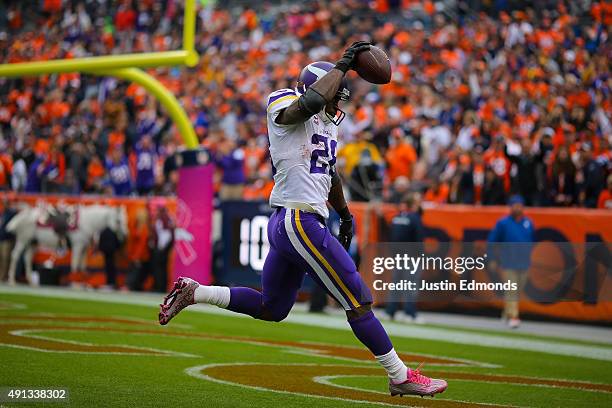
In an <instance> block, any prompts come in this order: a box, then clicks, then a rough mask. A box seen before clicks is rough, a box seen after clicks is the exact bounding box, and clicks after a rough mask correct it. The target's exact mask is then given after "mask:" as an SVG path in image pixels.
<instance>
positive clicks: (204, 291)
mask: <svg viewBox="0 0 612 408" xmlns="http://www.w3.org/2000/svg"><path fill="white" fill-rule="evenodd" d="M193 298H194V300H195V302H196V303H208V304H210V305H215V306H219V307H220V308H223V309H225V308H226V307H227V305H229V302H230V289H229V288H228V287H227V286H206V285H200V286H198V287H197V288H196V290H195V292H194V293H193Z"/></svg>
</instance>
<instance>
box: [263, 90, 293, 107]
mask: <svg viewBox="0 0 612 408" xmlns="http://www.w3.org/2000/svg"><path fill="white" fill-rule="evenodd" d="M287 95H295V92H293V91H287V92H283V93H281V94H278V95H274V96H271V97H270V99H268V106H270V104H271V103H272V102H274V101H275V100H277V99H280V98H282V97H283V96H287Z"/></svg>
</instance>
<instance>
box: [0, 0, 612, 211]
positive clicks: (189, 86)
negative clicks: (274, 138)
mask: <svg viewBox="0 0 612 408" xmlns="http://www.w3.org/2000/svg"><path fill="white" fill-rule="evenodd" d="M182 3H183V2H182V1H178V0H163V1H162V0H140V1H131V0H125V1H102V0H80V1H70V0H42V1H40V0H36V1H31V0H28V1H12V2H3V3H2V5H0V60H1V61H2V63H14V62H21V61H30V60H50V59H58V58H76V57H83V56H91V55H109V54H121V53H129V52H145V51H164V50H173V49H179V48H180V46H181V44H180V39H181V32H182V27H181V25H182V7H183V6H182ZM529 3H531V2H526V1H511V0H508V1H482V2H479V1H468V0H464V1H459V0H457V1H444V2H442V1H428V0H426V1H414V0H403V1H399V0H377V1H371V2H366V1H359V0H331V1H307V2H299V3H297V2H296V3H295V4H293V3H289V4H284V3H282V4H281V3H279V2H274V1H270V2H261V3H257V6H255V5H253V6H252V7H256V8H251V7H249V6H244V4H245V2H235V1H226V2H223V4H221V3H219V4H215V2H214V1H211V0H200V1H199V2H198V28H197V37H196V47H197V49H198V51H199V52H200V55H201V58H200V61H199V64H198V65H197V66H196V67H195V68H191V69H188V68H158V69H154V70H151V73H152V74H153V75H154V76H155V77H156V78H157V79H159V80H160V81H161V82H163V83H164V84H165V85H166V86H167V87H168V88H169V89H170V90H171V92H173V93H174V94H175V95H177V97H178V98H179V100H180V102H181V103H182V105H183V106H184V108H185V110H186V112H187V113H188V115H189V117H190V118H191V119H192V121H193V124H194V127H195V130H196V133H197V136H198V138H199V140H200V142H201V144H202V146H204V147H205V148H207V149H209V150H210V151H211V152H212V153H213V154H212V157H213V158H214V161H215V163H216V165H217V167H218V169H219V171H218V175H217V178H218V180H217V183H218V186H219V195H220V196H221V198H243V199H266V198H267V196H268V195H269V192H270V190H271V187H272V180H271V167H270V164H269V158H268V153H267V135H266V123H265V117H266V115H265V108H266V97H265V96H266V95H267V94H268V93H270V92H271V91H273V90H275V89H279V88H284V87H293V86H294V83H295V80H296V78H297V76H298V74H299V72H300V69H301V68H302V67H303V66H304V65H306V64H307V63H309V62H311V61H313V60H330V61H335V60H336V59H337V58H338V57H339V56H340V54H341V52H342V50H343V49H344V47H345V46H346V45H347V44H350V43H351V42H352V41H354V40H356V39H364V38H365V39H369V40H371V41H372V42H373V43H375V44H377V45H379V46H381V47H382V48H383V49H385V50H386V51H387V52H388V54H389V56H390V59H391V63H392V67H393V78H392V81H391V83H389V84H387V85H384V86H373V85H371V84H368V83H367V82H365V81H363V80H361V79H359V78H358V77H357V76H356V74H355V73H354V72H353V73H351V75H350V76H349V80H350V88H351V100H350V101H349V103H348V104H347V105H345V106H343V109H344V110H345V111H346V112H347V113H349V114H348V115H347V117H346V119H345V120H344V121H343V123H342V124H341V139H342V141H341V143H342V148H341V149H340V150H339V151H338V161H337V163H338V167H339V169H340V171H341V173H342V175H343V176H344V180H345V184H346V185H347V187H348V192H349V193H350V197H351V199H353V200H360V201H371V200H381V199H383V200H386V201H391V202H397V201H399V200H401V199H402V197H404V196H405V194H406V193H407V192H410V191H420V192H423V193H424V199H425V201H430V202H436V203H446V202H449V203H469V204H472V203H479V204H484V205H491V204H504V203H505V202H506V200H507V198H508V197H509V196H511V195H512V194H517V193H518V194H521V195H522V196H523V197H524V198H525V200H526V202H527V204H528V205H541V206H586V207H602V208H612V176H610V174H611V170H612V151H611V149H610V143H611V142H612V124H611V121H610V120H611V119H610V118H611V117H612V94H611V89H612V78H611V77H610V61H611V57H612V47H611V45H610V39H609V34H610V33H609V30H610V27H611V26H612V1H608V0H605V1H589V0H583V1H550V0H546V1H541V2H538V7H536V8H530V7H529V6H528V4H529ZM241 5H242V6H241ZM0 132H1V133H0V189H5V190H7V189H12V190H15V191H26V192H51V193H67V194H78V193H102V194H114V195H130V194H139V195H143V194H172V193H173V191H174V188H175V185H176V182H177V171H176V169H177V165H176V160H175V157H176V153H177V150H178V149H179V146H180V137H179V135H178V134H177V131H176V129H175V127H174V126H173V125H172V123H171V122H170V120H169V119H168V116H167V115H166V114H165V112H163V110H162V108H161V107H160V106H159V104H158V103H157V102H156V101H155V100H154V99H153V98H152V97H151V96H149V95H147V94H146V93H145V92H144V90H143V89H142V88H140V87H139V86H137V85H134V84H129V83H125V82H121V81H118V80H116V79H113V78H104V77H95V76H91V75H84V74H79V73H70V74H59V75H47V76H42V77H38V78H20V79H6V78H0Z"/></svg>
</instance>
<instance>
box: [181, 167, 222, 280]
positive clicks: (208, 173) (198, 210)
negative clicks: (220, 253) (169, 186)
mask: <svg viewBox="0 0 612 408" xmlns="http://www.w3.org/2000/svg"><path fill="white" fill-rule="evenodd" d="M213 172H214V165H212V164H207V165H205V166H193V167H183V168H181V169H180V170H179V178H180V183H179V184H178V188H177V203H176V217H175V219H176V230H175V245H174V251H175V256H174V277H175V278H177V277H179V276H187V277H190V278H192V279H195V280H196V281H198V282H200V283H202V284H209V283H211V282H212V274H211V259H212V258H211V256H212V251H211V228H212V214H213Z"/></svg>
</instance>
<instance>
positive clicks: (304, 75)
mask: <svg viewBox="0 0 612 408" xmlns="http://www.w3.org/2000/svg"><path fill="white" fill-rule="evenodd" d="M333 67H334V64H332V63H331V62H327V61H316V62H313V63H310V64H308V65H306V66H305V67H304V69H302V72H300V76H299V77H298V83H297V86H296V87H295V91H296V92H297V93H298V94H300V95H302V94H303V93H304V92H306V90H307V89H308V88H309V87H310V86H311V85H312V84H314V83H315V82H317V80H319V78H321V77H322V76H324V75H325V74H326V73H328V72H329V71H331V69H332V68H333ZM350 95H351V93H350V91H349V89H348V84H347V82H346V78H342V82H341V83H340V88H338V93H336V99H337V100H339V101H348V99H349V96H350ZM336 109H337V110H338V112H339V113H338V114H336V116H334V117H332V116H331V115H329V114H328V113H327V111H325V114H326V115H327V117H328V118H329V119H330V120H331V121H332V122H333V123H334V124H335V125H336V126H337V125H339V124H340V122H342V119H344V116H346V114H345V113H344V112H343V111H342V110H340V108H338V106H336Z"/></svg>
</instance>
